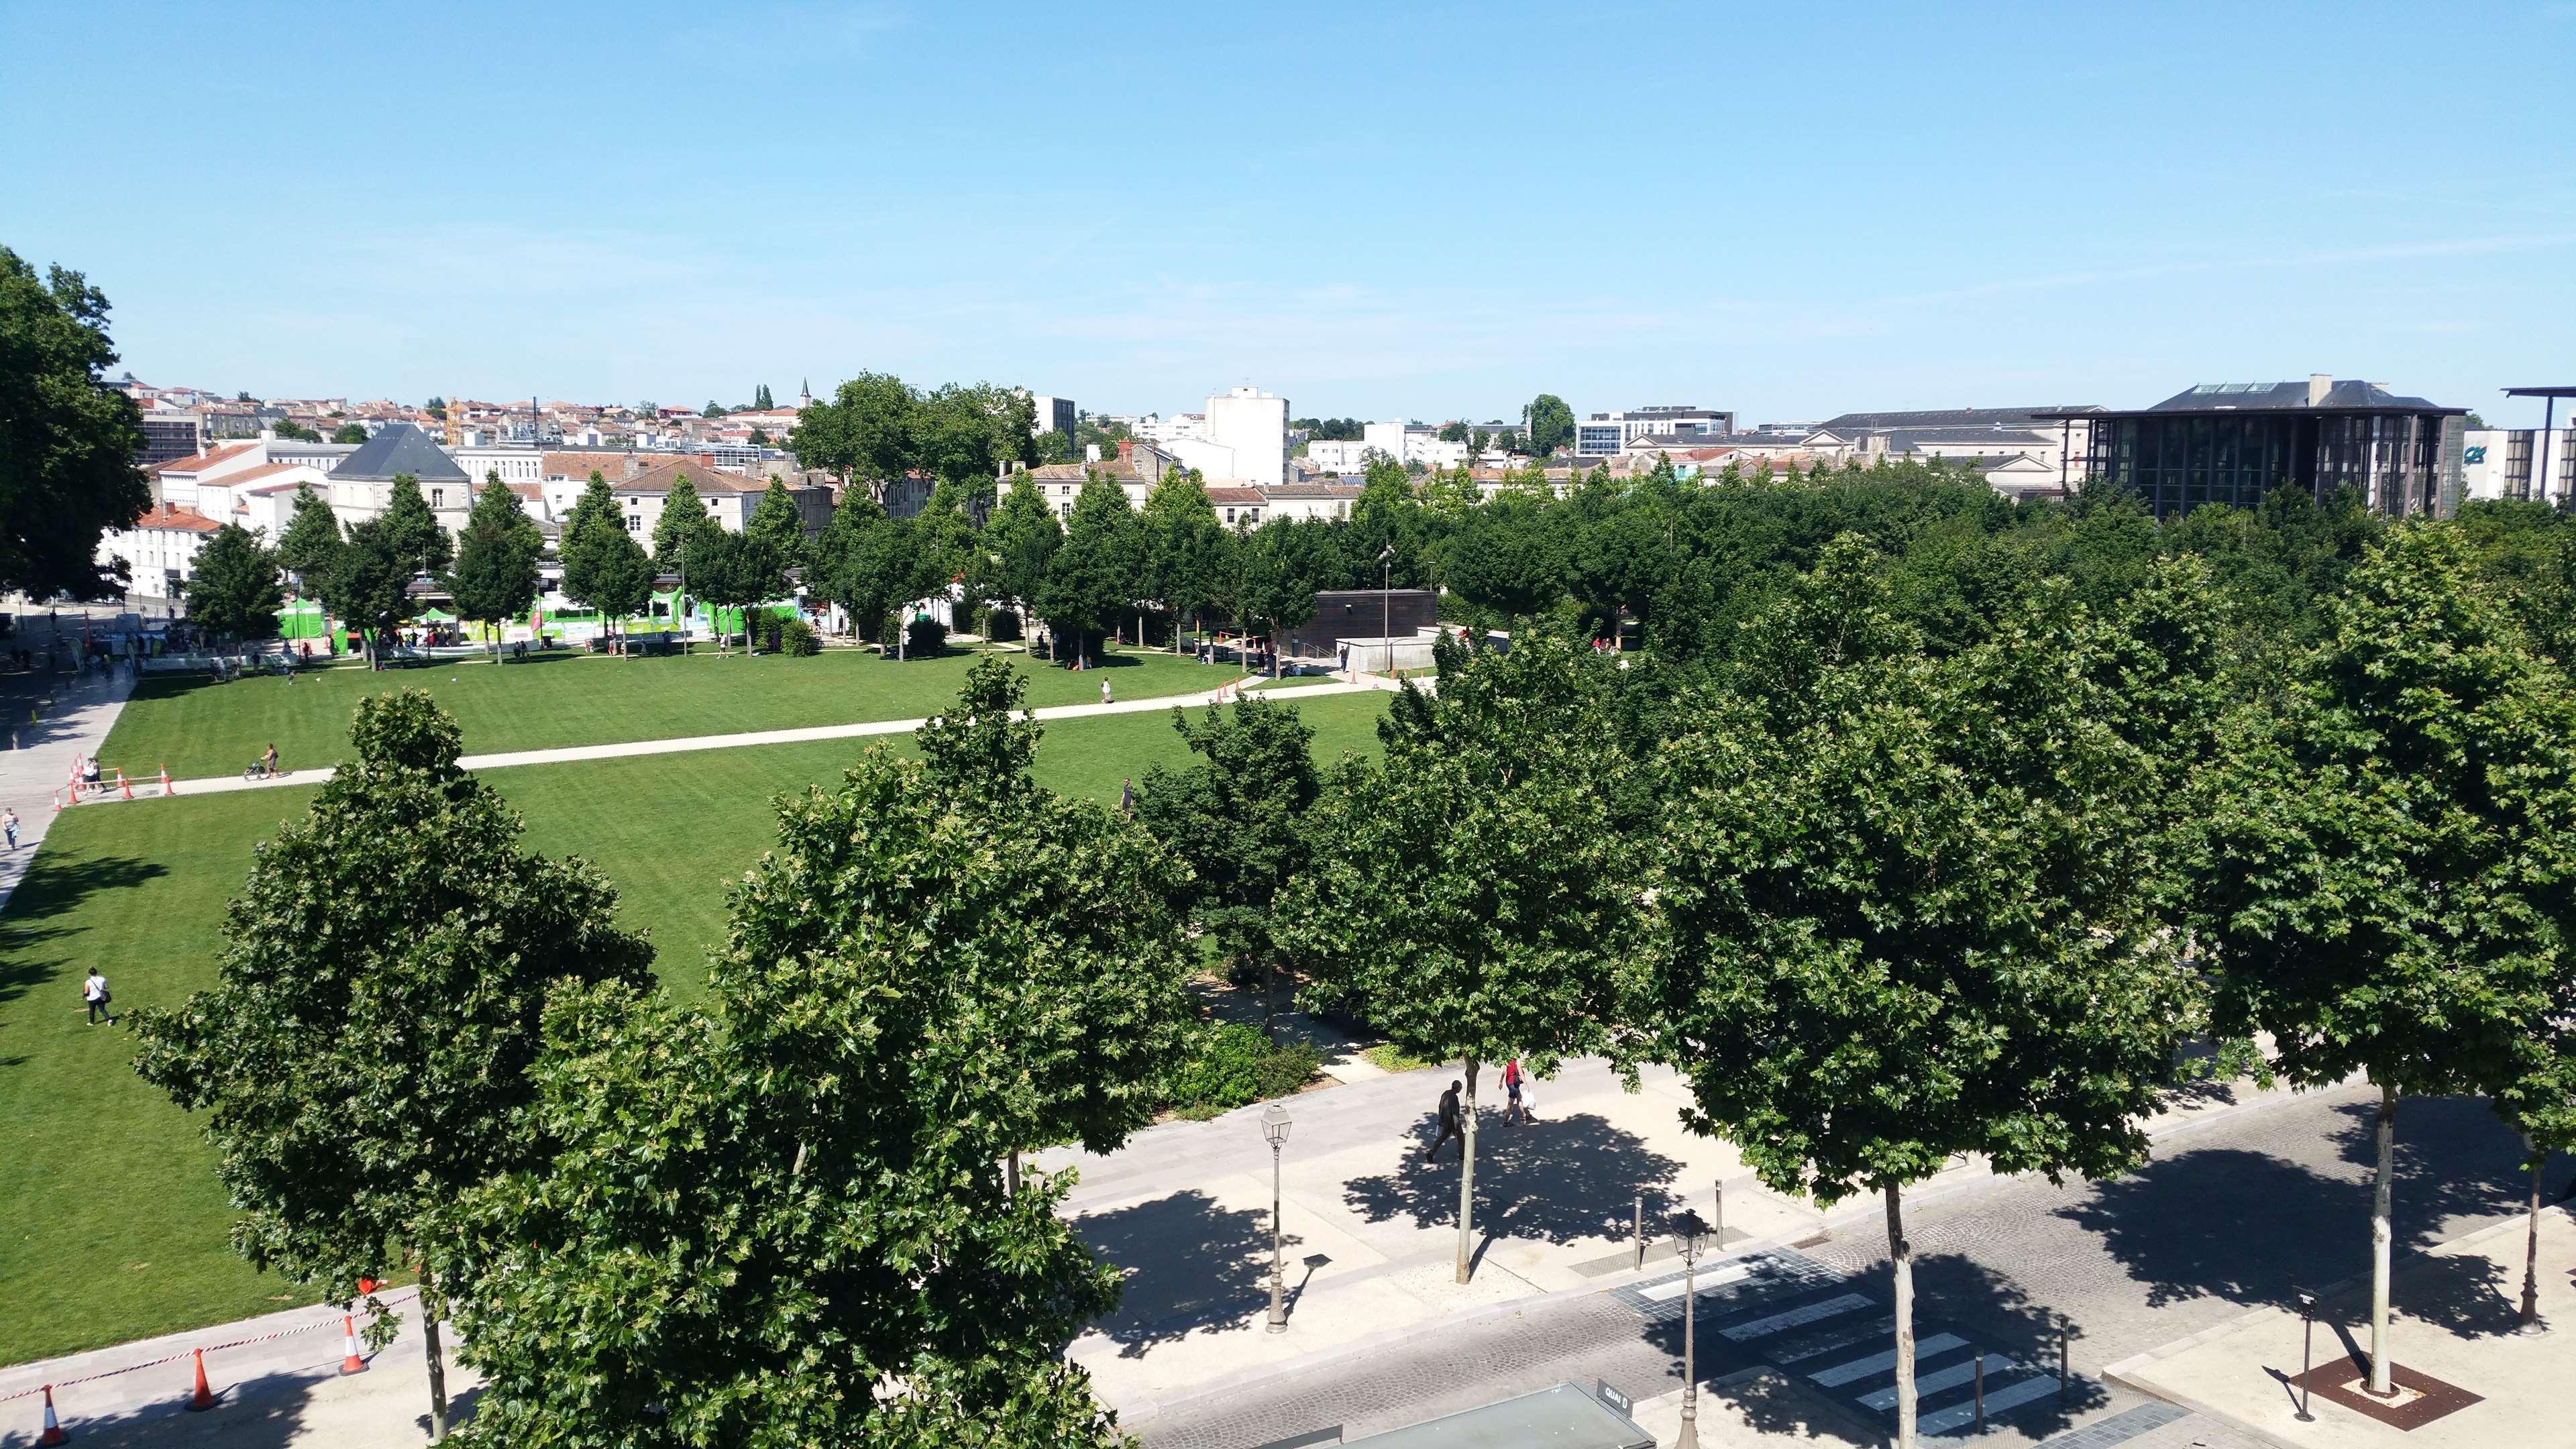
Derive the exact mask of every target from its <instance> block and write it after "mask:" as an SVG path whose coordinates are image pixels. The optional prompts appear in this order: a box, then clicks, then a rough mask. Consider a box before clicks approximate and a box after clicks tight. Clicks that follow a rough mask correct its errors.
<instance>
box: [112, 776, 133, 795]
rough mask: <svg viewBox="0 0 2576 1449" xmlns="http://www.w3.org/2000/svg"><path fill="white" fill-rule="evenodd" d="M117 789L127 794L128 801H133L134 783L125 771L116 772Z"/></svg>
mask: <svg viewBox="0 0 2576 1449" xmlns="http://www.w3.org/2000/svg"><path fill="white" fill-rule="evenodd" d="M116 788H118V789H120V790H123V791H124V792H125V798H126V799H128V800H131V799H133V798H134V782H133V781H132V780H130V779H127V778H126V775H125V772H124V771H123V770H119V771H117V772H116Z"/></svg>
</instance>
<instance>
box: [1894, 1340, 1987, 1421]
mask: <svg viewBox="0 0 2576 1449" xmlns="http://www.w3.org/2000/svg"><path fill="white" fill-rule="evenodd" d="M2014 1367H2017V1365H2015V1364H2014V1363H2013V1361H2012V1360H2011V1359H2009V1358H2006V1357H2004V1356H2003V1355H2002V1354H1999V1353H1990V1354H1987V1355H1986V1377H1987V1378H1989V1379H1992V1378H1993V1377H1994V1376H1995V1375H1997V1374H1999V1373H2002V1372H2003V1371H2004V1370H2005V1369H2008V1368H2014ZM1976 1376H1977V1361H1976V1360H1975V1359H1970V1360H1968V1361H1967V1362H1966V1363H1956V1364H1952V1365H1950V1366H1949V1367H1948V1368H1945V1369H1942V1370H1940V1371H1939V1372H1937V1373H1928V1374H1916V1375H1915V1376H1914V1392H1915V1394H1916V1395H1917V1396H1920V1395H1924V1394H1937V1393H1939V1392H1941V1391H1942V1390H1943V1389H1950V1388H1956V1387H1958V1386H1959V1385H1961V1384H1964V1383H1966V1382H1967V1381H1968V1380H1970V1379H1973V1378H1975V1377H1976ZM1860 1401H1861V1402H1862V1403H1864V1404H1867V1405H1869V1406H1870V1407H1871V1408H1873V1409H1892V1408H1895V1407H1896V1385H1894V1384H1889V1385H1888V1386H1887V1387H1886V1388H1883V1389H1880V1390H1878V1391H1877V1392H1876V1393H1870V1394H1863V1395H1861V1398H1860ZM1994 1407H1995V1396H1994V1395H1992V1394H1988V1395H1986V1412H1987V1413H1989V1414H1991V1413H1993V1412H1994ZM1976 1411H1977V1405H1976V1401H1975V1400H1973V1399H1971V1400H1969V1401H1968V1412H1969V1413H1970V1414H1971V1415H1973V1414H1975V1413H1976Z"/></svg>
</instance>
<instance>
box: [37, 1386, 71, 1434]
mask: <svg viewBox="0 0 2576 1449" xmlns="http://www.w3.org/2000/svg"><path fill="white" fill-rule="evenodd" d="M36 1442H37V1443H39V1444H68V1443H70V1442H72V1436H71V1435H69V1434H66V1433H64V1432H63V1421H62V1420H60V1419H57V1418H55V1417H54V1386H53V1385H52V1384H47V1385H45V1432H43V1433H41V1434H39V1435H37V1436H36Z"/></svg>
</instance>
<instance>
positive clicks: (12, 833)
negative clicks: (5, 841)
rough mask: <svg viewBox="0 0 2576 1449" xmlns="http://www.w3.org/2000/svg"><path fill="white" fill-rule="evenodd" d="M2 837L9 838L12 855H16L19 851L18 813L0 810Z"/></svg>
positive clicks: (0, 831) (0, 832)
mask: <svg viewBox="0 0 2576 1449" xmlns="http://www.w3.org/2000/svg"><path fill="white" fill-rule="evenodd" d="M0 835H6V836H8V837H9V849H10V851H11V852H12V853H15V852H16V851H17V849H18V812H17V811H15V810H0Z"/></svg>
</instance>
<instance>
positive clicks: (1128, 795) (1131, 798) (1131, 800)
mask: <svg viewBox="0 0 2576 1449" xmlns="http://www.w3.org/2000/svg"><path fill="white" fill-rule="evenodd" d="M1118 813H1119V814H1121V815H1133V814H1135V813H1136V781H1135V779H1134V777H1132V776H1130V777H1128V778H1126V779H1123V780H1120V781H1119V782H1118ZM12 818H13V819H14V818H15V817H12ZM9 828H10V829H11V830H15V829H17V828H18V827H17V826H15V825H12V826H10V827H9Z"/></svg>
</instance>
